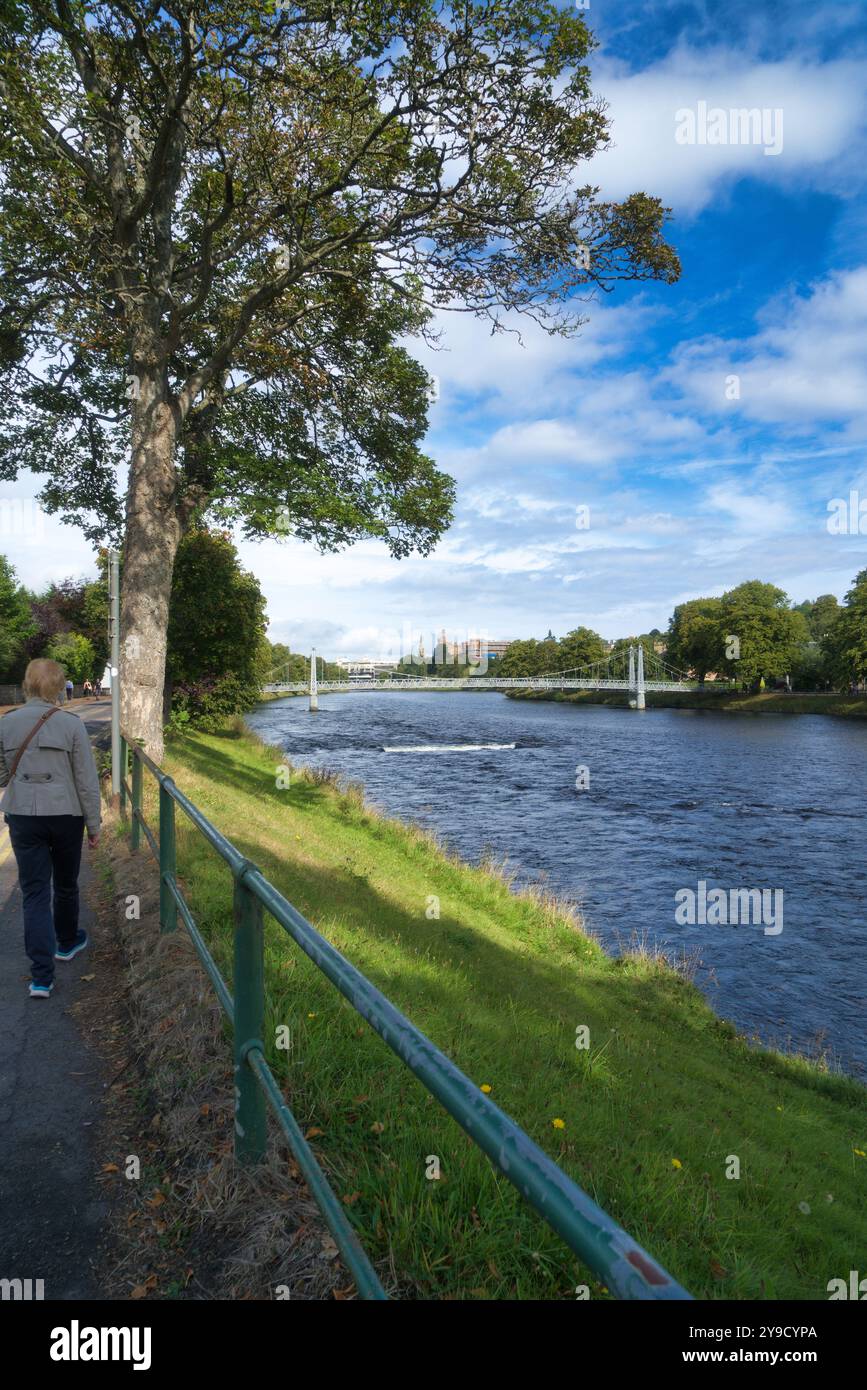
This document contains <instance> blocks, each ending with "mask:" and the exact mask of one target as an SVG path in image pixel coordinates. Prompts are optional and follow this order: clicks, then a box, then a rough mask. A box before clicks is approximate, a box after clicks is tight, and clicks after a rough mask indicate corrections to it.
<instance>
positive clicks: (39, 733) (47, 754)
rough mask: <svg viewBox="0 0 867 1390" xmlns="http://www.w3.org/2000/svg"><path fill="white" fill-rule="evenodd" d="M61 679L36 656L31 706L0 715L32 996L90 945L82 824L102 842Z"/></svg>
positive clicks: (2, 807) (1, 806) (27, 689)
mask: <svg viewBox="0 0 867 1390" xmlns="http://www.w3.org/2000/svg"><path fill="white" fill-rule="evenodd" d="M64 682H65V673H64V671H63V668H62V667H61V666H59V665H58V664H57V662H56V661H49V660H48V659H47V658H44V659H40V660H37V661H31V662H30V665H29V666H28V667H27V670H26V671H25V673H24V694H25V696H26V704H24V705H21V706H19V708H18V709H13V710H10V711H9V713H8V714H4V715H3V717H2V719H0V787H6V793H5V795H4V797H3V800H2V801H0V811H2V812H3V813H4V815H5V818H6V822H7V824H8V826H9V839H10V840H11V842H12V849H13V852H14V854H15V859H16V862H17V864H18V882H19V884H20V887H21V892H22V895H23V898H24V949H25V950H26V952H27V955H28V956H29V957H30V972H31V977H32V978H31V981H30V994H31V995H32V997H33V998H34V999H47V998H48V997H49V995H50V994H51V991H52V989H53V988H54V962H55V960H72V958H73V957H74V956H77V955H78V953H79V951H83V950H84V948H85V946H86V945H87V944H88V943H87V932H85V931H83V930H80V929H79V926H78V871H79V867H80V864H81V846H82V840H83V836H84V829H85V826H86V827H87V838H88V843H89V844H90V845H91V847H93V846H94V845H96V843H97V841H98V840H99V825H100V797H99V776H98V774H97V771H96V763H95V762H94V758H93V749H92V748H91V746H90V739H89V738H88V736H87V730H86V729H85V727H84V725H83V724H82V722H81V720H80V719H79V718H78V716H77V715H76V714H73V713H72V712H71V711H70V710H64V709H61V708H60V705H59V704H58V701H59V700H60V699H61V697H62V695H63V691H64ZM52 880H53V886H54V903H53V911H52V897H51V889H52Z"/></svg>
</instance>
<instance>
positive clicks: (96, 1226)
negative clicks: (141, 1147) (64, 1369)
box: [0, 702, 110, 1299]
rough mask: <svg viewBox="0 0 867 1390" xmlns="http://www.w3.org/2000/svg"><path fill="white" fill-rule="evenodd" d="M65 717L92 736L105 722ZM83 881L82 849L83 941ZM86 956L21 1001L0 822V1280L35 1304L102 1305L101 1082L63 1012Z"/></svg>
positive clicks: (13, 907)
mask: <svg viewBox="0 0 867 1390" xmlns="http://www.w3.org/2000/svg"><path fill="white" fill-rule="evenodd" d="M83 703H84V702H76V705H77V706H80V705H81V704H83ZM76 713H77V714H78V715H79V717H83V716H84V715H85V713H86V715H87V718H86V724H87V727H88V731H89V732H90V733H91V734H98V733H99V732H101V728H102V725H103V722H104V719H105V717H106V715H107V713H108V711H107V709H106V708H103V707H102V706H101V705H97V706H91V709H89V710H87V711H85V710H83V709H81V708H80V707H79V708H76ZM89 878H90V869H89V865H88V850H87V846H86V844H85V849H84V854H83V855H82V873H81V888H82V903H81V925H82V926H83V927H85V928H86V929H87V931H88V933H90V934H91V938H92V937H93V932H94V920H93V914H92V912H91V910H90V908H89V906H88V905H87V902H86V896H87V886H88V881H89ZM91 954H92V951H91V949H90V948H88V950H86V951H82V952H81V954H80V955H79V956H76V958H75V960H72V961H69V962H67V963H65V964H64V962H62V961H57V962H56V966H57V971H56V976H55V985H54V992H53V994H52V995H51V997H50V999H31V998H30V996H29V994H28V993H27V984H28V981H29V978H30V971H29V962H28V960H27V957H26V955H25V954H24V930H23V926H22V919H21V894H20V892H19V889H18V881H17V874H16V869H15V859H14V856H13V854H12V848H11V846H10V844H9V829H8V826H7V825H6V824H5V823H4V821H3V819H2V817H0V1279H42V1280H44V1281H45V1298H46V1299H93V1298H101V1297H106V1295H105V1294H104V1293H102V1291H101V1290H100V1288H99V1287H98V1283H97V1279H96V1276H95V1274H94V1271H93V1268H92V1265H91V1260H92V1258H93V1256H94V1255H95V1254H96V1252H97V1250H98V1248H99V1245H100V1242H101V1239H102V1237H103V1235H104V1224H105V1220H106V1212H107V1209H106V1206H105V1203H104V1202H103V1200H102V1198H101V1196H100V1192H99V1189H98V1186H97V1184H96V1182H95V1177H96V1174H98V1173H99V1171H100V1165H101V1162H102V1161H103V1160H102V1156H101V1155H100V1154H98V1153H96V1152H95V1143H96V1126H97V1121H98V1119H99V1112H100V1104H101V1100H102V1095H103V1086H104V1080H105V1077H104V1071H103V1067H102V1064H101V1062H100V1059H99V1058H98V1057H97V1055H96V1053H95V1052H94V1051H93V1049H92V1048H91V1047H90V1046H89V1045H88V1044H86V1043H85V1042H84V1041H83V1039H82V1036H81V1034H80V1032H79V1028H78V1025H77V1023H76V1020H75V1019H74V1018H73V1016H72V1014H71V1012H70V1008H71V1005H73V1004H74V1003H75V1002H76V1001H77V1000H78V999H79V998H80V994H81V991H82V990H86V989H88V988H89V986H88V984H86V983H85V984H81V983H80V980H81V976H82V975H86V974H88V973H90V971H91V970H92V968H93V967H92V965H91ZM109 1296H110V1295H109Z"/></svg>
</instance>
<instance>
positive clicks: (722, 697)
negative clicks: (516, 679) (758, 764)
mask: <svg viewBox="0 0 867 1390" xmlns="http://www.w3.org/2000/svg"><path fill="white" fill-rule="evenodd" d="M506 694H507V695H508V698H509V699H510V700H555V701H559V702H561V703H563V704H569V705H616V706H621V707H623V708H624V709H625V708H627V707H628V705H629V700H630V698H631V697H630V696H629V695H628V693H627V692H626V691H625V690H607V691H606V690H572V691H568V690H509V691H507V692H506ZM645 700H646V703H647V708H648V709H703V710H712V711H714V712H715V713H724V714H838V715H843V716H845V717H847V718H855V719H867V695H836V694H824V693H820V692H812V691H805V692H803V693H802V694H799V693H794V694H791V695H788V694H786V692H785V691H782V690H766V691H763V692H762V693H761V694H758V695H750V694H741V693H739V692H732V691H720V693H719V694H717V693H716V692H714V691H707V692H706V693H702V692H699V691H697V690H689V691H682V692H679V691H670V692H669V691H667V690H648V691H647V693H646V696H645Z"/></svg>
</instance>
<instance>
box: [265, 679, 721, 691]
mask: <svg viewBox="0 0 867 1390" xmlns="http://www.w3.org/2000/svg"><path fill="white" fill-rule="evenodd" d="M716 684H717V686H720V685H721V684H722V682H719V681H718V682H716ZM262 688H263V690H264V691H265V692H266V693H267V694H269V695H276V694H280V693H285V694H287V695H289V694H295V693H297V694H307V693H308V692H309V685H308V684H307V683H306V682H304V681H277V682H273V683H271V684H269V685H265V686H263V687H262ZM633 688H634V687H633V686H632V685H630V682H629V679H628V678H626V679H624V680H581V679H578V678H575V677H570V676H564V677H563V678H562V679H561V678H557V677H549V676H514V677H512V678H511V679H509V678H508V677H506V676H466V677H461V676H455V677H450V676H442V677H437V676H428V677H426V678H425V677H423V676H422V677H419V676H408V677H407V678H406V679H405V680H404V679H398V680H387V679H386V680H364V681H359V680H354V681H339V680H333V681H328V680H321V679H320V680H319V682H318V684H317V690H318V693H319V694H320V695H322V694H327V693H328V691H337V690H518V689H520V690H632V689H633ZM644 688H645V690H698V689H700V687H699V685H698V683H697V682H694V681H645V683H644Z"/></svg>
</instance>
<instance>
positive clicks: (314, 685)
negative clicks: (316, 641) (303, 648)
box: [310, 647, 319, 714]
mask: <svg viewBox="0 0 867 1390" xmlns="http://www.w3.org/2000/svg"><path fill="white" fill-rule="evenodd" d="M318 708H319V685H318V682H317V680H316V648H315V647H314V648H313V651H312V652H311V653H310V713H311V714H315V713H316V711H317V710H318Z"/></svg>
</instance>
